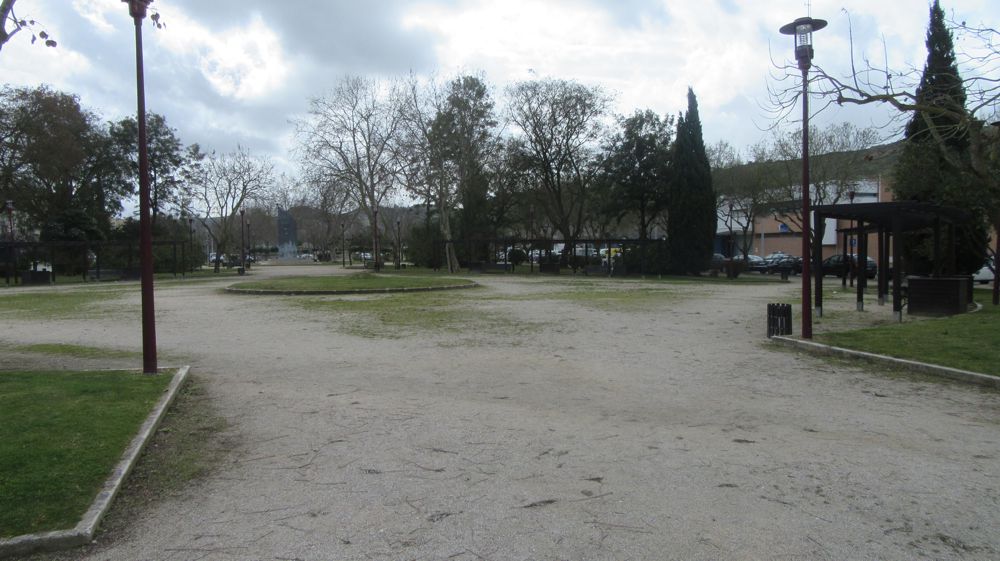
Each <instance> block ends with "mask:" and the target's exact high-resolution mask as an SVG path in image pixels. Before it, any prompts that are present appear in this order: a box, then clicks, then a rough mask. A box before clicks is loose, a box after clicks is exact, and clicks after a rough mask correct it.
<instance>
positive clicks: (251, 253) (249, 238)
mask: <svg viewBox="0 0 1000 561" xmlns="http://www.w3.org/2000/svg"><path fill="white" fill-rule="evenodd" d="M254 253H255V252H254V250H253V233H252V232H251V231H250V221H249V220H247V254H248V255H249V256H250V263H249V265H250V267H253V264H254V263H255V262H256V261H257V258H256V257H254Z"/></svg>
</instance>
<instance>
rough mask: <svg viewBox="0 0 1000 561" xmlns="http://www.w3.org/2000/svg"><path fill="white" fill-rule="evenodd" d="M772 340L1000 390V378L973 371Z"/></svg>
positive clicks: (814, 343)
mask: <svg viewBox="0 0 1000 561" xmlns="http://www.w3.org/2000/svg"><path fill="white" fill-rule="evenodd" d="M771 340H772V341H776V342H777V343H780V344H782V345H785V346H787V347H794V348H798V349H802V350H805V351H808V352H811V353H815V354H820V355H832V356H841V357H847V358H854V359H860V360H867V361H870V362H877V363H883V364H887V365H890V366H897V367H902V368H908V369H910V370H915V371H917V372H922V373H925V374H932V375H935V376H942V377H944V378H949V379H951V380H956V381H959V382H965V383H967V384H976V385H980V386H988V387H993V388H998V389H1000V376H993V375H990V374H981V373H979V372H972V371H971V370H961V369H959V368H951V367H948V366H938V365H936V364H927V363H926V362H918V361H915V360H907V359H905V358H895V357H891V356H885V355H879V354H875V353H869V352H865V351H855V350H851V349H845V348H843V347H833V346H831V345H824V344H823V343H816V342H814V341H803V340H802V339H793V338H791V337H781V336H776V337H772V338H771Z"/></svg>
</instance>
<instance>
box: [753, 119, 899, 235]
mask: <svg viewBox="0 0 1000 561" xmlns="http://www.w3.org/2000/svg"><path fill="white" fill-rule="evenodd" d="M878 141H879V135H878V133H877V131H876V130H875V129H872V128H858V127H856V126H854V125H852V124H850V123H841V124H839V125H831V126H829V127H827V128H825V129H818V128H815V127H810V128H809V144H810V162H809V163H810V180H811V182H812V185H811V186H810V189H809V193H810V194H809V196H810V198H811V199H812V202H813V204H815V205H827V204H837V203H839V202H841V201H844V200H846V199H847V198H848V194H849V193H850V192H851V191H855V190H857V187H858V184H859V182H860V180H861V179H863V178H862V177H861V175H860V171H859V170H860V169H861V168H862V164H863V162H864V161H865V157H866V154H865V150H868V149H870V148H872V147H874V146H875V145H876V144H878ZM801 146H802V131H800V130H793V131H791V132H787V133H784V134H781V133H777V134H775V136H774V138H773V140H772V142H771V144H770V149H769V151H768V153H767V155H766V156H765V159H767V160H771V161H773V162H774V163H773V164H772V166H770V171H771V173H773V174H774V175H773V177H772V178H771V181H772V182H773V183H772V185H771V188H770V189H769V190H768V192H769V194H770V198H771V202H772V203H773V205H774V211H775V215H776V216H778V217H780V218H782V219H783V220H785V221H787V222H789V223H791V224H792V225H794V226H795V227H796V228H798V229H799V231H802V208H801V205H800V204H798V203H793V204H788V203H792V202H793V201H797V200H799V199H798V198H799V197H800V196H801V193H802V186H801V183H802V181H801V177H802V173H801V172H802V160H801V159H800V155H801V153H800V147H801ZM761 155H763V154H761ZM811 233H812V234H813V235H821V233H817V232H815V230H811Z"/></svg>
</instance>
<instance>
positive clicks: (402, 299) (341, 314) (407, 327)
mask: <svg viewBox="0 0 1000 561" xmlns="http://www.w3.org/2000/svg"><path fill="white" fill-rule="evenodd" d="M479 300H480V299H478V298H475V297H470V294H469V292H468V291H464V290H461V291H457V292H448V293H441V292H431V293H426V292H424V293H399V294H385V295H373V296H363V297H354V298H322V299H314V298H310V299H305V298H300V299H296V303H298V304H299V305H300V306H302V307H303V308H306V309H309V310H311V311H321V312H325V313H328V314H330V315H334V316H338V317H337V319H338V322H337V328H338V329H339V330H340V331H342V332H344V333H348V334H350V335H356V336H359V337H368V338H384V339H398V338H401V337H405V336H407V335H409V334H411V333H415V332H418V331H421V332H426V331H436V332H440V333H460V332H475V333H491V334H505V333H513V332H517V333H526V332H530V331H531V330H532V329H537V328H538V326H537V325H535V324H530V323H527V322H516V321H514V320H513V319H511V318H509V317H507V316H505V315H504V314H503V313H502V312H498V311H496V310H488V311H487V310H482V309H477V306H476V303H477V302H478V301H479Z"/></svg>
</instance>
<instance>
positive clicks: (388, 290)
mask: <svg viewBox="0 0 1000 561" xmlns="http://www.w3.org/2000/svg"><path fill="white" fill-rule="evenodd" d="M477 286H479V283H476V282H471V283H469V284H449V285H445V286H420V287H412V288H406V287H403V288H358V289H354V290H265V289H248V288H234V287H227V288H226V292H232V293H234V294H252V295H255V296H261V295H269V296H336V295H351V294H388V293H391V292H431V291H435V290H458V289H462V288H475V287H477Z"/></svg>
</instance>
